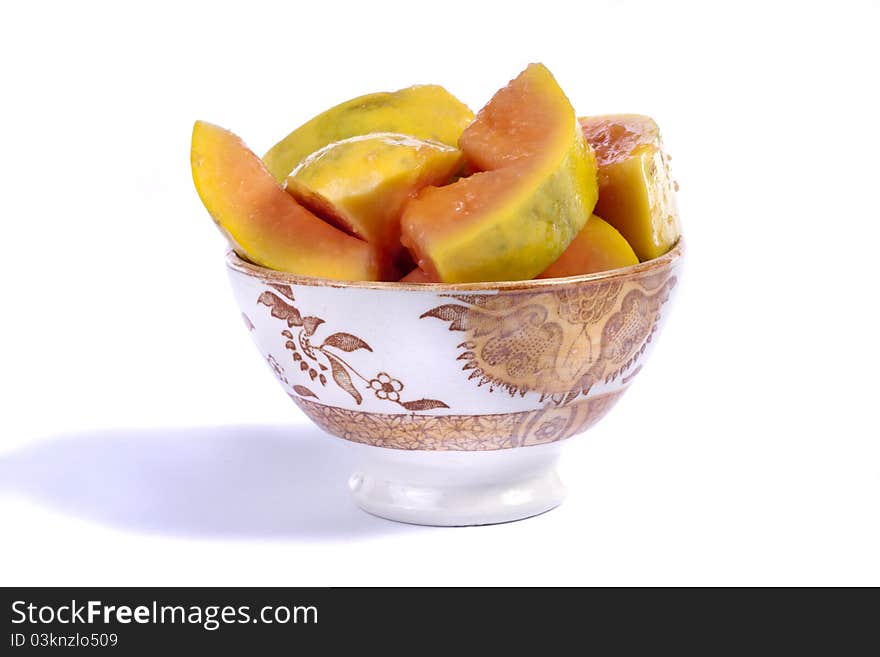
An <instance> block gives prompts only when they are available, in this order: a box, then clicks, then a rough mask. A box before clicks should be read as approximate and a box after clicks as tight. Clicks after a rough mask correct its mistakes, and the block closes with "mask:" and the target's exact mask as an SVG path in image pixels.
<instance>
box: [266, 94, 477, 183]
mask: <svg viewBox="0 0 880 657" xmlns="http://www.w3.org/2000/svg"><path fill="white" fill-rule="evenodd" d="M473 118H474V114H473V112H471V111H470V109H468V107H467V105H465V104H464V103H462V102H461V101H460V100H458V99H457V98H456V97H455V96H453V95H452V94H451V93H449V92H448V91H446V89H444V88H443V87H440V86H437V85H434V84H426V85H417V86H415V87H407V88H406V89H401V90H400V91H395V92H382V93H376V94H369V95H367V96H360V97H358V98H353V99H352V100H349V101H346V102H344V103H341V104H340V105H336V106H335V107H332V108H330V109H329V110H327V111H326V112H324V113H323V114H319V115H318V116H316V117H315V118H313V119H312V120H311V121H309V122H308V123H305V124H303V125H302V126H300V127H299V128H297V129H296V130H294V131H293V132H291V133H290V134H289V135H287V136H286V137H285V138H284V139H282V140H281V141H280V142H278V143H277V144H275V145H274V146H273V147H272V148H271V149H270V150H269V152H268V153H266V155H264V156H263V161H264V162H265V163H266V168H268V169H269V171H270V172H272V175H273V176H275V180H277V181H279V182H281V181H283V180H284V179H285V178H287V176H288V175H289V174H290V172H291V171H293V169H294V168H295V167H296V166H297V165H298V164H299V163H300V162H302V161H303V160H304V159H305V158H306V157H308V156H309V155H311V154H312V153H314V152H315V151H316V150H318V149H319V148H323V147H324V146H327V145H328V144H332V143H333V142H336V141H341V140H343V139H348V138H349V137H357V136H359V135H366V134H369V133H371V132H398V133H402V134H405V135H412V136H413V137H416V138H418V139H431V140H433V141H439V142H441V143H443V144H448V145H450V146H457V145H458V138H459V137H460V136H461V132H462V130H464V129H465V127H466V126H467V125H468V124H469V123H470V122H471V121H472V120H473Z"/></svg>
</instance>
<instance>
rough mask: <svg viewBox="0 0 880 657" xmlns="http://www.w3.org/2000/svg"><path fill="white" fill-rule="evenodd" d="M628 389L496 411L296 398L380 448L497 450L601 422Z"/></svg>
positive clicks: (321, 422)
mask: <svg viewBox="0 0 880 657" xmlns="http://www.w3.org/2000/svg"><path fill="white" fill-rule="evenodd" d="M623 392H624V391H623V390H618V391H616V392H613V393H608V394H605V395H599V396H595V397H590V398H588V399H583V400H580V401H578V402H575V403H573V404H568V405H566V406H553V405H550V406H547V407H544V408H540V409H536V410H531V411H522V412H518V413H499V414H493V415H413V414H401V413H397V414H388V413H367V412H364V411H354V410H350V409H346V408H339V407H337V406H328V405H325V404H321V403H318V402H315V401H312V400H310V399H304V398H302V397H293V400H294V401H295V402H296V403H297V405H298V406H299V407H300V408H301V409H302V410H303V411H304V412H305V414H306V415H308V416H309V417H310V418H311V419H312V421H314V422H315V424H317V425H318V426H320V427H321V428H322V429H324V430H325V431H327V432H328V433H331V434H333V435H336V436H339V437H340V438H344V439H345V440H351V441H353V442H358V443H364V444H366V445H373V446H376V447H389V448H392V449H424V450H468V451H471V450H474V451H476V450H495V449H508V448H512V447H528V446H531V445H543V444H547V443H553V442H557V441H560V440H565V439H566V438H570V437H572V436H574V435H577V434H579V433H582V432H584V431H586V430H587V429H588V428H590V427H591V426H592V425H593V424H595V423H596V422H598V421H599V420H600V419H601V418H602V416H604V415H605V414H606V413H607V412H608V411H609V410H611V407H612V406H614V404H615V403H616V402H617V400H618V399H619V398H620V396H621V395H622V394H623Z"/></svg>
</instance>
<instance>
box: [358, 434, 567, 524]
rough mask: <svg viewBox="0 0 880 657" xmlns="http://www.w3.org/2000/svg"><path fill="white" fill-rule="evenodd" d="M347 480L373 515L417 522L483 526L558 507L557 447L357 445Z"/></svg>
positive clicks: (560, 494)
mask: <svg viewBox="0 0 880 657" xmlns="http://www.w3.org/2000/svg"><path fill="white" fill-rule="evenodd" d="M358 447H359V448H361V449H362V458H361V462H360V465H359V467H358V469H357V470H356V471H355V473H354V474H353V475H352V476H351V479H350V480H349V488H350V489H351V493H352V496H353V497H354V501H355V502H356V503H357V505H358V506H359V507H360V508H361V509H363V510H364V511H367V512H368V513H371V514H373V515H376V516H380V517H382V518H387V519H389V520H396V521H397V522H406V523H412V524H417V525H437V526H447V527H449V526H464V525H490V524H495V523H499V522H510V521H513V520H521V519H523V518H528V517H530V516H534V515H538V514H539V513H544V512H545V511H549V510H550V509H552V508H553V507H555V506H558V505H559V504H560V502H562V500H563V498H564V497H565V487H564V486H563V484H562V482H561V481H560V479H559V476H558V475H557V473H556V463H557V460H558V458H559V451H560V449H561V445H559V444H549V445H537V446H534V447H521V448H514V449H502V450H494V451H485V452H476V451H475V452H452V451H435V452H431V451H407V450H397V449H385V448H381V447H364V446H360V445H359V446H358Z"/></svg>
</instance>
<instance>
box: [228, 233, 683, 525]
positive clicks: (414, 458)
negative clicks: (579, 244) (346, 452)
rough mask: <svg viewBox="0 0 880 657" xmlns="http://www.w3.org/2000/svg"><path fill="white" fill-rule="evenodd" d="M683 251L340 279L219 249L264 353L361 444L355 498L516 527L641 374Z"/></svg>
mask: <svg viewBox="0 0 880 657" xmlns="http://www.w3.org/2000/svg"><path fill="white" fill-rule="evenodd" d="M682 253H683V244H682V243H681V242H679V244H678V245H677V246H676V247H675V248H674V249H673V250H672V251H670V252H669V253H667V254H666V255H664V256H662V257H660V258H656V259H655V260H651V261H649V262H645V263H642V264H639V265H634V266H632V267H626V268H623V269H617V270H613V271H610V272H602V273H599V274H589V275H584V276H575V277H570V278H561V279H545V280H533V281H520V282H505V283H472V284H457V285H444V284H402V283H349V282H340V281H331V280H325V279H315V278H309V277H304V276H297V275H293V274H286V273H282V272H276V271H272V270H269V269H265V268H263V267H258V266H255V265H253V264H250V263H248V262H246V261H244V260H242V259H240V258H239V257H238V256H236V255H235V254H234V253H230V254H229V256H228V258H227V263H228V271H229V275H230V279H231V281H232V288H233V291H234V293H235V297H236V299H237V300H238V304H239V306H240V307H241V312H242V316H243V318H244V321H245V324H246V326H247V327H248V329H249V330H250V334H251V337H252V338H253V340H254V342H255V344H256V345H257V348H258V349H259V351H260V353H261V355H262V357H263V359H264V360H266V362H267V363H268V364H269V367H270V368H271V370H272V371H273V372H274V374H275V376H276V378H277V379H278V380H279V382H280V383H281V385H282V386H283V387H284V389H285V391H286V392H287V393H288V394H289V395H290V397H291V399H293V401H295V402H296V403H297V405H298V406H299V407H300V408H301V409H302V410H303V411H304V412H305V413H306V415H308V416H309V417H310V418H311V419H312V420H313V421H314V422H315V423H316V424H317V425H318V426H320V427H321V428H322V429H324V430H325V431H327V432H328V433H331V434H333V435H335V436H338V437H340V438H343V439H345V440H348V441H351V443H352V444H353V448H355V449H359V450H360V452H361V457H362V458H361V465H360V466H359V468H358V470H357V471H356V472H355V473H353V474H352V477H351V480H350V487H351V490H352V494H353V496H354V500H355V502H357V504H358V505H359V506H360V507H361V508H363V509H364V510H366V511H368V512H370V513H373V514H375V515H378V516H382V517H385V518H390V519H392V520H399V521H403V522H410V523H418V524H430V525H475V524H488V523H496V522H506V521H510V520H517V519H520V518H525V517H528V516H533V515H536V514H538V513H542V512H544V511H547V510H549V509H551V508H553V507H554V506H556V505H558V504H559V503H560V502H561V501H562V499H563V497H564V488H563V486H562V484H561V482H560V481H559V478H558V476H557V474H556V461H557V459H558V456H559V450H560V446H561V443H562V441H563V440H564V439H566V438H569V437H571V436H574V435H577V434H580V433H582V432H583V431H585V430H586V429H587V428H589V427H590V426H592V425H593V424H594V423H595V422H596V421H598V420H599V419H600V418H601V417H602V416H603V415H605V413H607V412H608V410H610V408H611V407H612V406H613V405H614V403H615V402H616V401H617V399H619V398H620V395H622V394H623V392H624V391H625V390H626V389H627V387H628V386H629V384H630V382H631V381H632V379H633V377H635V375H636V374H637V373H638V372H639V370H641V368H642V365H643V363H644V361H645V358H646V356H647V354H648V351H649V349H650V347H651V346H652V344H653V342H654V339H655V337H656V335H657V332H658V330H659V328H660V326H661V323H662V322H661V320H662V318H663V317H664V315H665V304H666V302H667V301H668V299H669V297H670V294H671V293H672V291H673V289H674V288H675V285H676V281H677V275H676V274H677V271H678V267H679V264H680V261H681V255H682Z"/></svg>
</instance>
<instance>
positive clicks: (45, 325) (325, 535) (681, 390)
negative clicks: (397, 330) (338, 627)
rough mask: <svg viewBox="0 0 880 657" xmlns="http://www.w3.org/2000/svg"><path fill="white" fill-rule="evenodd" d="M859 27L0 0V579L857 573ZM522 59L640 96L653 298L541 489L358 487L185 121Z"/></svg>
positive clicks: (873, 21)
mask: <svg viewBox="0 0 880 657" xmlns="http://www.w3.org/2000/svg"><path fill="white" fill-rule="evenodd" d="M655 5H657V6H655ZM660 5H662V8H661V7H660ZM878 32H880V9H878V4H877V3H876V2H874V3H872V2H834V3H822V4H819V3H804V2H800V3H792V4H790V5H785V4H782V3H779V4H776V3H769V2H759V3H755V4H749V3H745V2H736V3H731V5H730V6H728V7H726V8H725V7H721V6H715V4H714V3H711V4H710V3H693V5H690V4H678V5H676V4H670V3H645V4H644V5H640V4H636V3H628V2H595V3H587V2H570V3H561V2H552V1H550V0H541V2H526V3H520V2H513V1H508V2H506V3H503V4H501V3H477V2H474V1H473V0H470V1H468V2H458V1H456V0H443V2H439V3H418V2H412V1H408V2H405V3H381V2H358V3H351V6H348V5H344V4H342V3H341V2H318V3H302V2H294V1H293V0H288V1H287V2H283V3H277V4H270V3H259V2H247V3H230V4H224V3H218V2H209V3H182V2H175V3H171V4H169V5H161V4H159V3H146V4H144V3H140V4H137V5H134V4H132V3H106V4H97V3H90V2H77V3H61V2H58V3H44V2H28V3H24V2H16V3H4V4H3V9H2V10H0V66H2V69H0V71H2V79H0V95H2V101H0V118H2V126H3V138H2V142H0V190H2V203H0V227H2V234H0V239H2V257H0V285H2V309H3V311H2V324H0V326H2V329H0V331H2V340H0V405H2V406H0V409H2V410H0V413H2V423H0V432H2V433H0V584H7V585H12V584H28V585H36V584H94V585H98V584H108V585H122V584H129V585H134V584H150V585H159V584H169V585H170V584H179V585H195V584H216V585H221V584H250V585H270V584H277V585H342V584H349V585H360V584H380V585H386V584H387V585H391V584H417V585H418V584H481V585H482V584H771V585H775V584H874V585H878V584H880V559H878V554H880V527H878V520H880V514H878V510H880V504H878V503H880V445H878V436H880V431H878V420H877V408H878V396H877V393H878V383H877V381H878V378H877V376H878V374H877V368H878V356H877V354H878V338H877V334H878V325H877V314H878V313H877V305H878V303H877V300H878V299H877V298H878V294H877V283H878V273H877V272H878V266H877V264H876V263H875V258H876V256H877V252H878V244H880V228H878V226H880V211H878V185H880V176H878V174H880V159H878V153H880V137H878V135H880V129H878V125H880V124H878V116H880V104H878V99H877V88H878V64H880V48H878V45H877V44H878V39H877V34H878ZM530 61H543V62H544V63H546V64H547V65H548V66H549V67H550V69H551V70H552V71H553V72H554V73H555V74H556V77H557V78H558V80H559V81H560V83H561V85H562V86H563V88H564V89H566V90H567V93H568V94H569V96H570V98H571V100H572V102H573V104H574V105H575V106H576V108H577V110H578V111H579V112H580V113H581V114H595V113H604V112H615V111H617V112H639V113H645V114H650V115H653V116H654V117H655V118H656V119H657V120H658V122H659V123H660V125H661V128H662V129H663V132H664V137H665V141H666V144H667V147H668V149H669V151H670V152H671V153H672V155H673V162H672V164H673V171H674V174H675V177H676V178H677V179H678V180H679V182H680V183H681V193H680V206H681V212H682V217H683V225H684V231H685V235H686V238H687V241H688V248H689V253H688V258H687V268H686V271H685V275H684V277H683V281H682V284H681V286H680V290H679V296H678V298H677V302H676V304H675V306H674V309H673V312H672V313H671V317H670V321H669V323H668V325H667V327H666V330H665V334H664V335H663V336H662V337H661V339H660V340H659V344H658V347H657V350H656V351H655V353H654V355H653V357H652V359H651V361H650V363H649V364H648V365H647V367H646V368H645V370H644V371H643V373H642V374H641V375H640V377H639V379H638V380H637V381H636V383H635V384H634V386H633V387H632V389H631V391H630V392H629V393H628V395H627V396H625V397H624V399H623V400H622V401H621V403H620V404H619V405H618V406H617V408H616V409H615V410H614V412H612V413H611V414H610V415H609V416H608V417H607V418H606V419H605V420H603V422H602V423H600V424H599V425H598V426H597V427H596V428H594V429H593V430H591V431H590V432H589V433H588V434H587V435H585V436H583V437H580V438H578V439H576V440H574V441H571V442H570V443H569V446H568V448H567V453H566V455H565V459H566V460H565V464H564V467H563V474H564V476H565V477H566V479H567V482H568V484H569V487H570V497H569V499H568V500H567V502H566V503H565V504H564V505H563V506H562V507H560V508H559V509H557V510H555V511H552V512H550V513H548V514H546V515H543V516H540V517H538V518H534V519H531V520H528V521H525V522H521V523H513V524H509V525H502V526H495V527H481V528H471V529H432V528H419V527H410V526H404V525H398V524H394V523H390V522H386V521H382V520H379V519H375V518H372V517H370V516H367V515H365V514H362V513H361V512H359V511H358V510H356V509H355V508H354V507H353V505H352V504H351V503H350V502H349V500H348V498H347V491H346V489H345V480H346V477H347V474H348V468H349V467H350V455H349V451H348V450H347V449H346V445H345V444H344V443H341V442H340V441H337V440H334V439H331V438H329V437H327V436H326V435H324V434H321V433H320V432H318V430H316V429H314V428H312V427H311V426H310V425H308V424H307V423H306V421H305V419H304V417H303V416H302V415H301V414H300V413H299V411H298V410H297V409H296V408H295V407H294V406H293V405H292V404H291V403H290V400H289V399H288V398H287V396H286V395H285V394H284V393H283V392H282V390H281V389H280V388H279V387H278V386H277V384H276V382H275V381H274V380H273V377H272V375H271V374H270V373H269V372H268V371H267V368H266V366H265V364H264V363H263V362H261V360H260V358H258V357H257V353H256V350H255V349H254V348H253V346H252V345H251V343H250V340H249V339H248V336H247V333H246V331H245V330H244V328H243V327H242V326H241V321H240V318H239V315H238V312H237V310H236V308H235V304H234V302H233V300H232V295H231V293H230V290H229V288H228V283H227V280H226V274H225V272H224V265H223V254H224V250H225V247H224V244H223V241H222V238H221V237H220V235H219V234H218V233H217V231H216V230H215V229H214V228H213V226H212V225H211V222H210V221H209V218H208V216H207V214H206V213H205V211H204V210H203V209H202V207H201V206H200V203H199V200H198V198H197V196H196V194H195V191H194V190H193V187H192V180H191V176H190V172H189V154H188V149H189V139H190V131H191V127H192V123H193V121H194V120H195V119H197V118H201V119H205V120H208V121H211V122H215V123H219V124H221V125H224V126H226V127H229V128H231V129H233V130H234V131H236V132H238V133H239V134H240V135H242V136H243V138H244V139H245V140H246V141H247V142H248V143H249V144H250V145H251V146H252V147H253V148H254V149H255V150H256V151H257V152H259V153H262V152H264V151H265V150H266V149H267V148H268V147H269V146H271V145H272V144H273V143H274V142H275V141H276V140H277V139H278V138H280V137H281V136H283V135H285V134H286V133H287V132H288V131H289V130H291V129H292V128H294V127H296V126H297V125H298V124H299V123H301V122H303V121H305V120H306V119H308V118H310V117H311V116H312V115H313V114H315V113H317V112H319V111H321V110H323V109H324V108H326V107H328V106H330V105H333V104H335V103H337V102H339V101H342V100H344V99H346V98H349V97H352V96H356V95H359V94H363V93H367V92H370V91H376V90H388V89H397V88H400V87H404V86H408V85H410V84H414V83H424V82H436V83H439V84H443V85H445V86H446V87H447V88H448V89H449V90H450V91H452V92H453V93H455V94H457V95H458V96H459V97H460V98H462V99H463V100H465V101H466V102H468V103H469V104H470V105H471V106H472V107H474V108H479V107H480V106H481V105H482V104H483V103H484V102H485V101H486V100H488V98H489V97H490V96H491V95H492V93H493V92H494V90H495V89H497V88H498V87H500V86H502V85H503V84H505V83H506V82H507V81H508V80H509V79H510V78H511V77H513V76H515V75H516V74H517V73H518V72H519V71H520V70H521V69H522V68H523V67H524V66H525V65H526V64H527V63H528V62H530Z"/></svg>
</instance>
